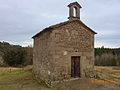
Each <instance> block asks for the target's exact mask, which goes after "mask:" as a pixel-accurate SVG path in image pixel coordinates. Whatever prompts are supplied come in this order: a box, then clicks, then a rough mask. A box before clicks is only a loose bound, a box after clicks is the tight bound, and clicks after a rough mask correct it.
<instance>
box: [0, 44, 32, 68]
mask: <svg viewBox="0 0 120 90" xmlns="http://www.w3.org/2000/svg"><path fill="white" fill-rule="evenodd" d="M32 55H33V54H32V47H30V46H28V47H22V46H20V45H12V44H9V43H8V42H0V66H13V67H22V66H25V65H29V64H32Z"/></svg>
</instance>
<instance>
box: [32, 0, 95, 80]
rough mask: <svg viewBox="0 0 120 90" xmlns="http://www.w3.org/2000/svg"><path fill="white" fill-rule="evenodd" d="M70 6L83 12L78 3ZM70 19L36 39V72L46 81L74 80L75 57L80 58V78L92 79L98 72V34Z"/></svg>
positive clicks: (77, 20) (34, 67)
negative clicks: (96, 44)
mask: <svg viewBox="0 0 120 90" xmlns="http://www.w3.org/2000/svg"><path fill="white" fill-rule="evenodd" d="M70 5H74V6H76V7H77V6H78V7H79V8H80V6H79V4H78V3H77V2H74V3H71V4H69V7H70V8H71V6H70ZM77 12H78V10H77ZM79 13H80V12H79ZM69 18H70V19H69V20H68V21H66V22H62V23H59V24H56V25H53V26H50V27H48V28H45V29H44V30H43V31H41V32H39V33H38V34H36V35H35V36H33V39H34V51H33V53H34V56H33V71H34V72H35V73H36V74H37V75H38V76H39V77H41V78H43V79H45V80H50V81H60V80H62V79H70V78H72V77H71V68H72V67H71V57H72V56H80V78H82V77H89V76H91V75H92V72H93V70H94V34H96V33H95V32H94V31H93V30H92V29H90V28H89V27H87V26H86V25H85V24H84V23H82V21H81V20H80V19H79V18H78V17H76V18H75V17H73V16H69ZM72 18H73V19H72Z"/></svg>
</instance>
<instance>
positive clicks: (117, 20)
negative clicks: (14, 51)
mask: <svg viewBox="0 0 120 90" xmlns="http://www.w3.org/2000/svg"><path fill="white" fill-rule="evenodd" d="M74 1H77V2H78V3H80V5H81V6H82V9H81V15H80V17H81V21H83V22H84V23H85V24H86V25H87V26H88V27H90V28H91V29H93V30H94V31H95V32H97V33H98V34H96V35H95V47H101V46H104V47H110V48H118V47H120V0H0V41H6V42H9V43H11V44H16V45H22V46H27V45H31V44H33V40H32V36H33V35H35V34H36V33H38V32H40V31H41V30H42V29H44V28H45V27H48V26H50V25H54V24H57V23H60V22H64V21H66V20H68V19H67V18H68V14H69V9H68V7H67V5H68V4H69V3H71V2H74Z"/></svg>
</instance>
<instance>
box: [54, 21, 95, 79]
mask: <svg viewBox="0 0 120 90" xmlns="http://www.w3.org/2000/svg"><path fill="white" fill-rule="evenodd" d="M52 38H53V39H52V40H53V41H52V42H53V45H54V46H53V47H55V48H54V55H53V59H54V66H55V67H56V68H55V70H54V71H55V73H54V76H55V79H56V80H58V79H60V78H61V76H62V77H64V78H70V77H71V56H80V57H81V58H80V69H81V70H80V71H81V77H84V76H90V75H91V73H92V71H93V67H94V34H93V33H92V32H91V31H89V30H87V29H86V28H84V27H83V26H81V25H80V24H79V23H78V22H72V23H70V24H67V25H64V26H62V27H59V28H57V29H56V30H53V31H52ZM59 77H60V78H59Z"/></svg>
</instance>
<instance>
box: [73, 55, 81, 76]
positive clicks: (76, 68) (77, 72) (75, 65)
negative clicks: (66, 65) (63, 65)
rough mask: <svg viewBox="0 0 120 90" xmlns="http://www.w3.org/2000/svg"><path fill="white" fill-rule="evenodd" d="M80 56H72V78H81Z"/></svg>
mask: <svg viewBox="0 0 120 90" xmlns="http://www.w3.org/2000/svg"><path fill="white" fill-rule="evenodd" d="M80 76H81V72H80V56H71V77H74V78H76V77H80Z"/></svg>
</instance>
